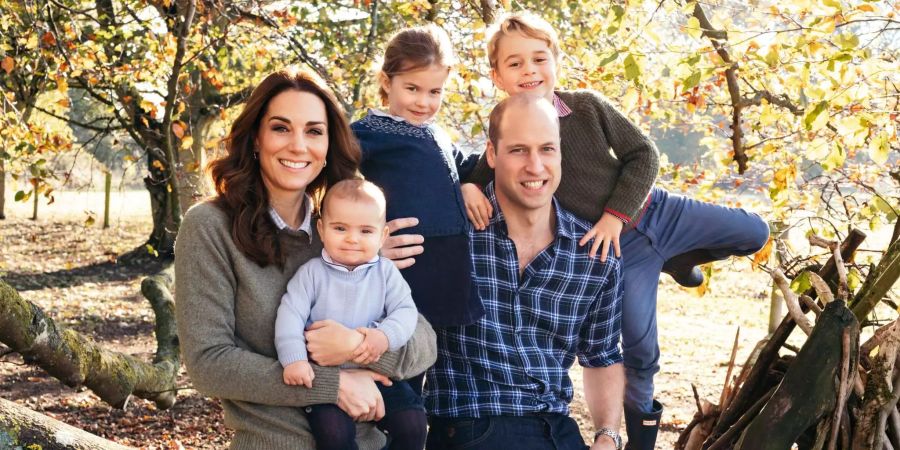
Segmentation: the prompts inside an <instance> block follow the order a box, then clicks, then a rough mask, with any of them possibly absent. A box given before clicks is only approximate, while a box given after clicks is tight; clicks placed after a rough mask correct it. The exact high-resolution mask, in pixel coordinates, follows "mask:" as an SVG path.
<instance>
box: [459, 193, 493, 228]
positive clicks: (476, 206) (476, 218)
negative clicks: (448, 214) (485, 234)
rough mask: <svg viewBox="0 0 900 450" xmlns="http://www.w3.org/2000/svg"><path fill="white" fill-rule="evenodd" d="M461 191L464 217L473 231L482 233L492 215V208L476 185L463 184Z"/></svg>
mask: <svg viewBox="0 0 900 450" xmlns="http://www.w3.org/2000/svg"><path fill="white" fill-rule="evenodd" d="M460 190H462V195H463V201H464V202H465V203H466V215H468V216H469V220H470V221H471V222H472V225H474V226H475V229H476V230H478V231H483V230H484V229H485V228H486V227H487V224H488V222H489V221H490V220H491V216H492V215H494V208H493V207H492V206H491V202H490V200H488V198H487V197H485V196H484V193H483V192H481V189H479V188H478V185H477V184H473V183H465V184H463V185H462V186H460Z"/></svg>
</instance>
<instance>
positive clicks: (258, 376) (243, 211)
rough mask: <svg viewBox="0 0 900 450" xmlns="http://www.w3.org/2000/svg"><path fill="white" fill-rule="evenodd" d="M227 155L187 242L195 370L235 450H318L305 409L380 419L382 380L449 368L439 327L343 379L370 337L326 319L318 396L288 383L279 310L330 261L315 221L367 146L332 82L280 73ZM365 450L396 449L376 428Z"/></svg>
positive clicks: (182, 290)
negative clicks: (312, 266) (321, 259)
mask: <svg viewBox="0 0 900 450" xmlns="http://www.w3.org/2000/svg"><path fill="white" fill-rule="evenodd" d="M226 150H227V152H226V154H225V156H223V157H222V158H221V159H219V160H217V161H215V162H213V163H212V165H211V173H212V178H213V181H214V183H215V188H216V194H217V195H216V197H214V198H213V199H211V200H209V201H206V202H203V203H200V204H198V205H197V206H195V207H193V208H191V210H190V211H188V212H187V214H185V217H184V221H183V222H182V225H181V228H180V230H179V234H178V240H177V242H176V246H175V274H176V278H175V279H176V295H177V302H176V313H177V320H178V335H179V338H180V341H181V350H182V352H183V354H184V362H185V366H186V367H187V370H188V373H189V375H190V377H191V380H192V381H193V385H194V387H195V388H196V389H197V390H199V391H200V392H202V393H204V394H206V395H209V396H213V397H218V398H220V399H222V404H223V407H224V409H225V422H226V424H227V425H228V426H229V427H231V428H234V429H235V436H234V440H233V442H232V443H231V448H233V449H261V448H265V449H296V448H313V447H314V441H313V439H312V436H311V434H310V432H309V425H308V423H307V421H306V417H305V412H304V410H303V408H302V407H304V406H307V405H312V404H320V403H336V404H337V405H338V406H339V407H340V408H341V409H343V410H344V411H346V412H347V413H348V414H349V415H350V416H352V417H354V418H355V419H356V420H357V421H370V420H374V419H376V418H380V416H381V415H383V414H384V406H383V404H382V403H381V396H380V394H379V393H378V389H377V388H376V386H375V381H381V382H385V383H389V380H388V379H387V378H386V376H387V377H392V378H408V377H409V376H412V375H416V374H418V373H421V372H423V371H424V370H425V369H426V368H427V367H428V366H430V365H431V364H432V363H433V362H434V359H435V347H434V345H435V344H434V332H433V331H432V330H431V327H430V326H429V325H428V323H427V322H425V321H424V320H423V319H422V318H421V317H420V318H419V324H418V326H417V328H416V332H415V334H414V335H413V337H412V339H410V341H409V343H408V344H407V345H406V347H404V348H403V349H401V350H399V351H396V352H389V353H386V354H384V355H383V356H382V358H381V359H380V360H379V361H378V362H377V363H375V364H372V365H371V366H369V368H370V369H371V371H370V370H339V369H338V368H336V367H324V365H328V366H335V365H339V364H341V363H343V362H346V361H348V360H350V359H352V357H353V352H354V351H355V349H356V347H357V346H358V345H359V344H360V343H361V342H362V335H361V334H360V333H358V332H356V331H355V330H348V329H346V328H344V327H342V326H341V325H339V324H336V323H334V322H323V323H316V324H314V325H313V326H312V327H311V328H310V329H311V330H312V331H309V332H307V342H308V348H309V354H310V357H311V358H312V359H313V360H315V361H317V362H319V363H320V364H322V365H323V366H314V370H315V381H314V382H313V387H312V388H311V389H307V388H304V387H295V386H288V385H285V384H284V383H283V382H282V368H281V365H280V364H279V363H278V360H277V359H276V352H275V346H274V342H273V336H274V326H275V314H276V311H277V308H278V304H279V301H280V299H281V296H282V294H284V291H285V287H286V285H287V282H288V280H289V279H290V278H291V276H293V274H294V273H295V272H296V270H297V268H298V267H299V266H300V265H302V264H303V263H305V262H306V261H308V260H309V259H311V258H313V257H316V256H318V255H320V254H321V250H322V244H321V242H320V241H319V238H318V236H317V235H316V233H315V231H314V230H315V227H310V223H311V216H312V214H313V212H314V211H315V210H316V206H317V204H316V203H317V201H318V199H320V198H321V195H322V193H323V192H324V190H325V189H326V188H327V187H328V186H329V185H331V184H334V183H336V182H337V181H340V180H342V179H347V178H352V177H355V176H356V173H357V172H356V170H357V166H358V164H359V158H360V155H359V148H358V145H357V143H356V141H355V140H354V139H353V137H352V134H351V132H350V128H349V126H348V123H347V120H346V118H345V117H344V113H343V111H342V109H341V107H340V106H339V104H338V102H337V100H336V99H335V97H334V94H333V93H331V91H330V90H328V89H327V88H326V87H325V86H324V83H322V82H321V80H319V79H318V78H316V77H315V76H314V75H312V74H311V73H309V72H305V71H280V72H276V73H273V74H271V75H269V76H268V77H267V78H266V79H265V80H263V81H262V83H260V85H259V86H257V87H256V89H254V91H253V93H252V94H251V95H250V98H249V99H248V100H247V103H246V104H245V106H244V110H243V111H242V112H241V114H240V116H238V118H237V119H236V120H235V122H234V124H233V125H232V128H231V132H230V134H229V136H228V138H227V139H226ZM389 225H390V226H394V225H398V224H389ZM390 247H391V246H388V248H390ZM388 253H389V256H390V253H393V252H390V251H389V252H388ZM357 441H358V444H359V448H360V449H380V448H382V447H383V446H384V444H385V438H384V436H383V435H382V434H381V433H380V432H378V431H377V430H376V429H375V428H374V426H372V425H371V424H362V425H360V426H359V427H358V429H357Z"/></svg>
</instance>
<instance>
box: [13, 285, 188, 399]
mask: <svg viewBox="0 0 900 450" xmlns="http://www.w3.org/2000/svg"><path fill="white" fill-rule="evenodd" d="M148 280H149V281H148ZM148 280H145V283H144V284H146V285H147V289H146V290H145V294H149V295H147V298H148V300H149V301H150V304H151V306H152V307H153V311H154V313H155V314H156V333H157V336H156V337H157V345H158V348H157V352H156V357H155V358H154V362H153V363H152V364H151V363H148V362H145V361H142V360H140V359H137V358H135V357H133V356H130V355H126V354H123V353H119V352H114V351H109V350H105V349H103V348H102V347H100V346H99V345H97V343H95V342H94V341H93V340H91V339H90V338H88V337H85V336H84V335H82V334H80V333H78V332H76V331H73V330H70V329H66V328H64V327H62V326H60V325H57V324H56V322H54V321H53V319H51V318H50V317H48V316H47V315H46V314H45V313H44V312H43V311H42V310H41V309H40V308H39V307H38V306H36V305H34V304H33V303H31V302H29V301H26V300H24V299H23V298H22V297H21V296H20V295H19V293H18V292H16V290H15V289H13V288H12V287H11V286H9V285H8V284H6V283H5V282H3V281H0V342H2V343H3V344H5V345H6V346H8V347H9V348H10V349H12V350H13V351H15V352H17V353H19V354H21V355H22V356H23V357H24V358H25V359H26V360H27V361H33V362H34V364H35V365H37V366H38V367H40V368H42V369H44V370H46V371H47V373H49V374H50V375H52V376H53V377H54V378H56V379H58V380H60V381H61V382H63V384H65V385H66V386H69V387H73V388H74V387H79V386H85V387H87V388H88V389H90V390H91V391H93V392H94V393H95V394H97V396H98V397H100V399H101V400H103V401H104V402H106V403H108V404H110V405H112V406H113V407H116V408H123V409H124V408H125V407H126V406H127V405H128V401H129V399H130V398H131V396H132V395H135V396H138V397H140V398H144V399H147V400H151V401H153V402H155V403H156V406H157V407H158V408H160V409H166V408H169V407H171V406H172V405H174V404H175V376H176V375H177V373H178V368H179V365H180V360H179V351H178V339H177V337H176V335H175V315H174V300H173V299H172V295H171V294H170V293H169V290H168V286H169V285H171V275H166V274H165V273H163V274H161V275H160V276H158V277H150V278H149V279H148Z"/></svg>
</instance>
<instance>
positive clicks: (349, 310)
mask: <svg viewBox="0 0 900 450" xmlns="http://www.w3.org/2000/svg"><path fill="white" fill-rule="evenodd" d="M326 319H331V320H335V321H337V322H338V323H340V324H342V325H344V326H345V327H347V328H351V329H355V328H359V327H368V328H377V329H379V330H381V331H382V332H384V334H385V336H387V339H388V345H389V350H392V351H393V350H396V349H399V348H400V347H402V346H403V345H404V344H406V341H408V340H409V338H410V336H412V334H413V331H414V330H415V328H416V321H417V320H418V312H417V311H416V305H415V303H414V302H413V299H412V295H411V294H410V290H409V285H407V284H406V281H405V280H404V279H403V276H402V275H400V271H399V270H397V268H396V267H395V266H394V263H393V262H391V261H390V260H389V259H387V258H379V259H378V261H376V262H374V263H373V264H368V265H364V266H360V267H357V268H356V269H355V270H353V271H349V272H348V271H347V270H346V269H344V268H341V267H336V266H334V265H332V264H329V263H327V262H325V260H323V259H322V258H314V259H311V260H309V261H308V262H307V263H306V264H304V265H303V266H301V267H300V269H299V270H297V273H296V274H295V275H294V277H293V278H291V280H290V281H289V282H288V285H287V292H286V293H285V294H284V296H282V297H281V305H280V306H279V307H278V317H277V319H276V320H275V348H276V349H277V351H278V360H279V361H280V362H281V365H282V366H287V365H288V364H290V363H293V362H296V361H300V360H304V361H306V360H308V356H307V354H306V339H305V338H304V336H303V332H304V330H305V329H306V326H307V325H308V324H310V323H312V322H315V321H318V320H326Z"/></svg>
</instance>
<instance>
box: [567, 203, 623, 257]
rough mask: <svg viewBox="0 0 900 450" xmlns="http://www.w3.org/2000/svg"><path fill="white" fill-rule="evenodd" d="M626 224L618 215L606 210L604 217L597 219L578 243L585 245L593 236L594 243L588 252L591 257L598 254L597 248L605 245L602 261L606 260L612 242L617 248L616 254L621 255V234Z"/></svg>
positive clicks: (601, 255) (601, 253)
mask: <svg viewBox="0 0 900 450" xmlns="http://www.w3.org/2000/svg"><path fill="white" fill-rule="evenodd" d="M624 226H625V224H624V223H622V221H621V220H620V219H619V218H618V217H616V216H614V215H612V214H610V213H608V212H605V213H603V217H601V218H600V220H599V221H597V224H596V225H594V227H593V228H591V229H590V230H589V231H588V232H587V233H585V235H584V237H583V238H581V241H579V242H578V245H579V246H582V247H583V246H584V244H587V243H588V241H590V240H591V238H593V239H594V245H592V246H591V251H590V252H589V253H588V254H589V255H590V256H591V258H593V257H595V256H597V249H598V248H599V247H600V246H601V245H603V249H602V250H601V252H600V261H603V262H606V255H607V254H609V246H610V244H612V246H613V248H614V249H615V251H616V256H619V257H620V256H622V252H621V251H620V250H619V235H620V234H622V227H624Z"/></svg>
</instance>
